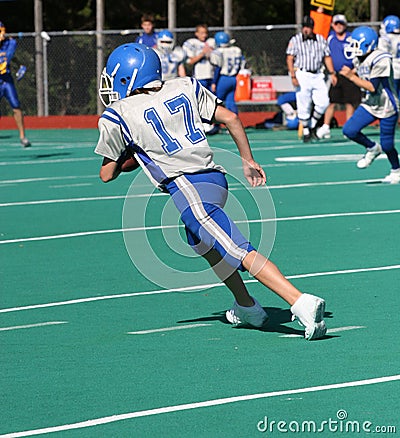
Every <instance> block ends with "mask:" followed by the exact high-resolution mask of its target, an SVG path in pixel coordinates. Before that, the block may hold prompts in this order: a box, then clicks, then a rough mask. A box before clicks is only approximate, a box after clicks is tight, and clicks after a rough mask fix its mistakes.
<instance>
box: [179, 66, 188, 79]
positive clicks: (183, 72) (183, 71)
mask: <svg viewBox="0 0 400 438" xmlns="http://www.w3.org/2000/svg"><path fill="white" fill-rule="evenodd" d="M178 76H179V77H180V78H184V77H185V76H186V69H185V66H184V65H183V64H179V65H178Z"/></svg>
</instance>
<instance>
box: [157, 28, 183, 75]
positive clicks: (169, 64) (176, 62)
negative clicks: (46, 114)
mask: <svg viewBox="0 0 400 438" xmlns="http://www.w3.org/2000/svg"><path fill="white" fill-rule="evenodd" d="M155 51H156V53H157V55H158V56H159V57H160V60H161V69H162V79H163V81H167V80H168V79H174V78H177V77H178V76H180V77H184V76H186V70H185V66H184V62H185V58H186V55H185V52H184V50H183V49H182V47H179V46H175V42H174V36H173V35H172V32H170V31H169V30H161V31H160V32H159V33H158V35H157V47H156V48H155Z"/></svg>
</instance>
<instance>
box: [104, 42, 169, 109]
mask: <svg viewBox="0 0 400 438" xmlns="http://www.w3.org/2000/svg"><path fill="white" fill-rule="evenodd" d="M153 81H161V62H160V58H159V57H158V55H157V53H156V52H155V51H154V50H153V49H151V48H150V47H147V46H145V45H144V44H138V43H129V44H123V45H122V46H119V47H117V48H116V49H115V50H114V51H113V52H112V53H111V55H110V56H109V58H108V60H107V64H106V67H105V68H104V70H103V73H102V74H101V78H100V87H99V95H100V99H101V101H102V102H103V105H104V106H110V105H111V104H112V103H113V102H115V101H117V100H119V99H123V98H125V97H128V96H130V95H131V94H132V92H133V91H135V90H136V89H138V88H146V85H147V84H149V83H150V82H153Z"/></svg>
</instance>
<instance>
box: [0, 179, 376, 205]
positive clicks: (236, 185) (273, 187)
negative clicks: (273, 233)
mask: <svg viewBox="0 0 400 438" xmlns="http://www.w3.org/2000/svg"><path fill="white" fill-rule="evenodd" d="M57 179H59V178H57ZM39 180H42V181H45V179H44V178H43V179H40V178H39ZM18 181H21V180H8V181H3V182H2V181H0V184H5V183H9V184H12V183H14V182H18ZM26 181H29V180H26ZM26 181H25V180H23V182H26ZM379 181H381V180H380V179H363V180H354V181H326V182H310V183H296V184H279V185H271V186H267V187H266V188H264V190H265V189H268V190H276V189H293V188H302V187H323V186H338V185H351V184H367V183H376V182H379ZM79 185H81V186H83V185H84V183H81V184H69V185H57V186H50V187H53V188H60V187H71V186H79ZM229 186H230V190H231V191H238V190H247V187H246V186H243V185H241V184H239V183H233V184H230V185H229ZM258 190H263V188H260V189H258ZM150 196H169V195H168V194H166V193H159V192H153V193H143V194H138V195H116V196H88V197H81V198H64V199H44V200H35V201H16V202H3V203H0V207H15V206H23V205H42V204H57V203H68V202H91V201H108V200H115V199H124V198H139V197H140V198H144V197H150Z"/></svg>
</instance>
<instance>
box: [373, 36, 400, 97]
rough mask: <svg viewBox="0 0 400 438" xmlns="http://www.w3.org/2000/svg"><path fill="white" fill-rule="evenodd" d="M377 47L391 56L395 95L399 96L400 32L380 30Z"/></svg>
mask: <svg viewBox="0 0 400 438" xmlns="http://www.w3.org/2000/svg"><path fill="white" fill-rule="evenodd" d="M378 49H381V50H383V51H385V52H389V53H390V54H391V55H392V57H393V78H394V84H395V87H396V91H397V95H398V96H400V34H398V33H386V32H385V31H384V29H381V30H380V37H379V40H378Z"/></svg>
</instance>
